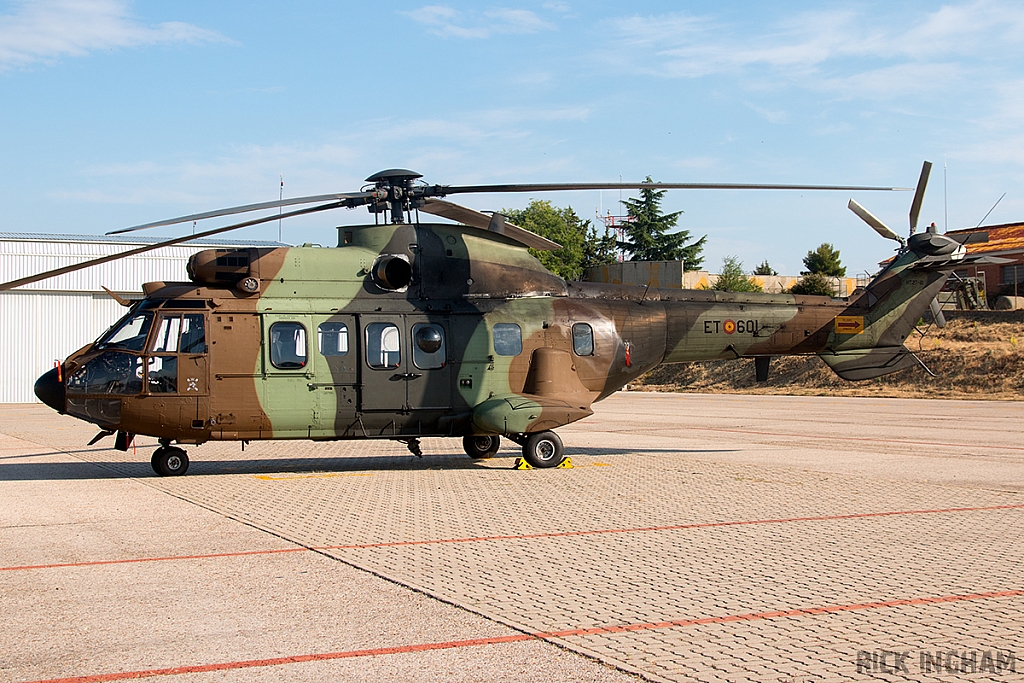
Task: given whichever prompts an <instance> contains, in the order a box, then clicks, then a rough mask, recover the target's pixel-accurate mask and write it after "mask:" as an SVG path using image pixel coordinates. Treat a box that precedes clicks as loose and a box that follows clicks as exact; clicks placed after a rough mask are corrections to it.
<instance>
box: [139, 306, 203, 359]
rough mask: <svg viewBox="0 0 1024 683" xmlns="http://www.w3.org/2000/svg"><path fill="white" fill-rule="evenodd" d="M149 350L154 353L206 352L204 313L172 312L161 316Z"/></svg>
mask: <svg viewBox="0 0 1024 683" xmlns="http://www.w3.org/2000/svg"><path fill="white" fill-rule="evenodd" d="M149 350H150V351H152V352H154V353H175V352H179V351H180V352H181V353H204V352H205V351H206V325H205V322H204V320H203V314H202V313H186V314H184V315H179V314H171V315H165V316H163V317H162V318H160V321H159V322H158V323H157V326H156V332H154V333H153V341H152V342H150V345H149Z"/></svg>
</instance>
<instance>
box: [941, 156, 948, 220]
mask: <svg viewBox="0 0 1024 683" xmlns="http://www.w3.org/2000/svg"><path fill="white" fill-rule="evenodd" d="M942 232H949V204H948V203H947V202H946V157H945V156H943V157H942Z"/></svg>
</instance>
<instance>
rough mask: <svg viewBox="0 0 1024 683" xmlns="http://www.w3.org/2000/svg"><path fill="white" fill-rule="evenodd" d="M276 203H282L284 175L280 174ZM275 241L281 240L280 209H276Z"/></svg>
mask: <svg viewBox="0 0 1024 683" xmlns="http://www.w3.org/2000/svg"><path fill="white" fill-rule="evenodd" d="M277 200H278V201H284V173H282V174H281V191H280V193H279V194H278V197H277ZM277 241H278V242H280V241H282V240H281V207H280V206H279V207H277Z"/></svg>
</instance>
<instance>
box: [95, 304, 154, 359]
mask: <svg viewBox="0 0 1024 683" xmlns="http://www.w3.org/2000/svg"><path fill="white" fill-rule="evenodd" d="M152 323H153V314H152V313H140V314H138V315H132V316H129V317H126V318H125V320H124V322H122V323H121V324H120V325H118V326H117V327H116V328H114V330H113V331H112V332H110V333H109V334H108V335H107V336H106V338H105V339H104V340H103V341H102V342H100V344H99V348H101V349H127V350H128V351H141V350H142V348H143V347H144V346H145V345H146V335H147V334H149V327H150V325H152Z"/></svg>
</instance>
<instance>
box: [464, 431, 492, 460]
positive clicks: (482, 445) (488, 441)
mask: <svg viewBox="0 0 1024 683" xmlns="http://www.w3.org/2000/svg"><path fill="white" fill-rule="evenodd" d="M500 447H501V437H500V436H486V435H483V436H481V435H470V436H464V437H462V448H463V450H465V451H466V455H468V456H469V457H471V458H473V459H474V460H477V459H480V458H490V457H493V456H494V454H495V453H497V452H498V449H499V448H500Z"/></svg>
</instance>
